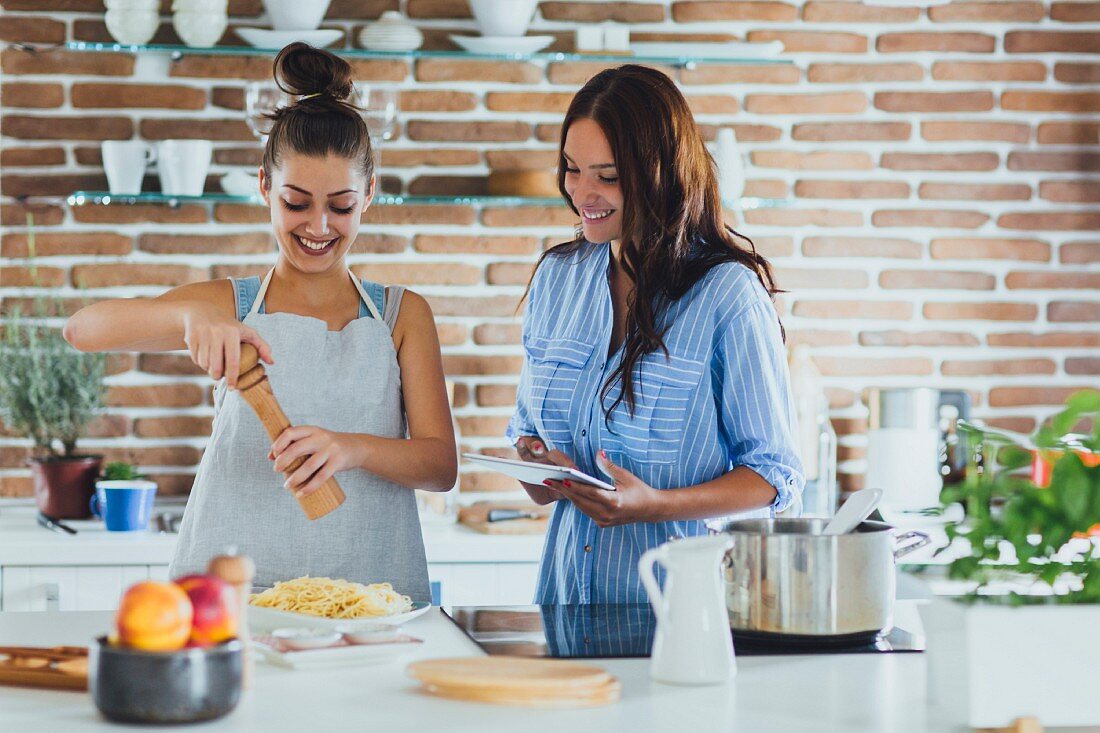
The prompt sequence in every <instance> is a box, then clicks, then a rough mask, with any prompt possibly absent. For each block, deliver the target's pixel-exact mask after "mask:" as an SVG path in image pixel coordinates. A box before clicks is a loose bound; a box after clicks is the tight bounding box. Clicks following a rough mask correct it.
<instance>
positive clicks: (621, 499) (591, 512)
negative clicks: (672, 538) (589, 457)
mask: <svg viewBox="0 0 1100 733" xmlns="http://www.w3.org/2000/svg"><path fill="white" fill-rule="evenodd" d="M597 460H599V461H600V462H601V463H602V464H603V466H604V468H605V470H606V472H607V473H608V474H609V475H610V478H611V479H612V483H614V485H615V491H608V490H607V489H601V488H599V487H598V486H593V485H592V484H586V483H583V482H581V481H574V480H573V479H568V480H566V481H549V482H547V486H549V487H550V488H551V489H554V490H555V491H557V492H559V493H561V495H562V496H564V497H565V498H566V499H568V500H569V501H571V502H573V504H574V506H576V507H577V508H578V509H580V510H581V511H582V512H584V513H585V514H586V515H588V516H589V517H590V518H591V519H592V521H594V522H595V523H596V525H597V526H599V527H613V526H616V525H619V524H630V523H631V522H656V521H660V520H661V517H660V515H659V507H660V501H661V492H660V491H658V490H657V489H654V488H653V487H651V486H649V485H648V484H647V483H646V482H644V481H642V480H641V479H640V478H638V477H637V476H635V475H634V474H632V473H631V472H630V471H627V470H626V469H625V468H621V467H620V466H616V465H615V464H614V463H612V462H611V460H610V459H609V458H608V457H607V454H606V453H604V452H603V451H600V454H599V458H598V459H597Z"/></svg>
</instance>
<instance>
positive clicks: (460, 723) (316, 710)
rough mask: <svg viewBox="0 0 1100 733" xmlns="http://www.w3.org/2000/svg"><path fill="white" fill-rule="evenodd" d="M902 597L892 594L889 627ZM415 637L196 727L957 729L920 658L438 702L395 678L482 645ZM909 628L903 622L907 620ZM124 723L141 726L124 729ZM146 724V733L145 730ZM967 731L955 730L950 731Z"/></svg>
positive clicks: (10, 629)
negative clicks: (589, 694)
mask: <svg viewBox="0 0 1100 733" xmlns="http://www.w3.org/2000/svg"><path fill="white" fill-rule="evenodd" d="M914 613H915V609H914V606H913V603H912V602H904V601H903V602H899V604H898V616H899V623H900V622H901V620H902V616H903V615H906V614H907V615H908V617H909V620H907V621H906V623H911V622H912V621H911V619H912V616H913V614H914ZM110 621H111V614H110V613H108V612H97V611H83V612H75V611H74V612H65V613H0V644H11V643H15V642H18V643H20V644H25V645H35V646H47V645H56V644H81V645H83V644H87V643H88V641H89V639H91V638H92V637H93V636H95V635H96V634H101V633H103V632H104V631H105V630H106V629H107V628H108V627H109V624H110ZM405 628H406V629H407V631H408V632H409V633H410V634H413V635H415V636H418V637H420V638H422V639H424V641H425V643H424V645H423V646H422V647H421V648H420V649H418V650H417V651H416V652H415V653H414V654H412V655H410V656H409V657H407V658H406V659H403V660H400V661H397V662H391V663H385V664H379V665H375V666H360V667H345V668H340V669H332V670H309V671H304V670H286V669H281V668H275V667H269V666H267V665H265V664H263V663H262V662H261V663H258V664H257V666H256V677H255V680H254V683H253V688H252V690H251V691H249V692H248V693H246V694H245V696H244V698H243V699H242V701H241V703H240V705H239V706H238V707H237V709H236V710H234V711H233V712H232V713H230V714H229V715H228V716H227V717H225V718H222V719H221V720H218V721H214V722H212V723H204V724H202V730H203V731H210V732H211V733H213V732H215V731H249V732H253V731H264V732H265V733H280V732H281V731H287V732H288V733H290V732H292V731H293V733H300V732H301V731H309V732H310V733H322V732H323V733H328V732H330V731H331V732H333V733H335V732H336V731H365V730H371V731H374V730H380V731H387V730H401V731H448V732H450V731H471V732H473V731H477V732H478V733H484V732H485V731H507V733H517V731H522V732H523V733H529V732H531V731H553V732H554V733H574V732H577V733H579V732H581V731H590V730H598V731H604V732H607V731H630V732H631V733H638V732H639V731H660V732H661V733H667V732H668V731H685V732H687V731H690V733H709V732H710V731H715V732H717V731H723V732H725V731H733V730H737V731H747V732H753V731H768V732H769V733H774V732H783V733H786V732H788V731H789V732H800V731H806V732H807V733H809V732H812V733H827V732H829V731H835V732H838V733H839V732H840V731H844V732H845V733H847V732H849V731H851V732H853V733H855V732H857V731H869V732H872V731H873V732H874V733H894V732H896V733H918V732H921V731H950V730H960V729H959V728H955V727H953V726H952V725H951V724H950V723H949V722H948V721H946V720H944V719H943V718H942V717H940V713H939V712H938V711H936V710H935V709H933V708H931V707H930V706H929V705H928V703H927V700H926V694H925V659H924V655H922V654H840V655H821V656H776V657H744V658H739V659H738V660H737V665H738V673H737V676H736V677H735V678H734V679H733V680H732V681H731V682H730V683H729V684H728V685H720V686H715V687H700V688H694V687H677V686H670V685H664V684H660V683H657V682H653V681H651V680H650V679H649V675H648V672H649V663H648V660H646V659H601V660H595V663H597V664H598V665H599V666H603V667H605V668H606V669H608V670H609V671H610V672H611V673H613V674H615V675H616V676H617V677H619V679H620V680H621V681H622V683H623V694H622V699H621V700H620V701H619V702H618V703H615V704H613V705H609V706H605V707H601V708H589V709H580V710H542V709H539V710H532V709H530V708H520V707H503V706H494V705H483V704H479V703H466V702H456V701H451V700H443V699H437V698H434V697H431V696H428V695H426V694H423V693H421V692H419V690H418V687H417V685H416V684H415V683H414V682H413V681H412V680H410V679H409V678H407V677H406V676H405V674H404V665H405V663H406V662H408V661H410V660H412V659H416V658H433V657H450V656H476V655H480V654H481V652H480V650H479V649H478V648H477V647H476V646H475V645H474V644H473V643H472V642H470V641H469V640H468V639H467V638H466V637H465V636H464V635H463V634H462V632H461V631H459V630H458V629H457V628H456V627H455V626H454V625H452V624H451V623H450V621H448V620H447V619H446V618H444V617H443V616H442V615H441V614H440V613H439V612H438V611H436V610H433V611H431V612H430V613H429V614H427V615H426V616H423V617H421V618H419V619H416V620H414V621H412V622H410V623H409V624H408V625H407V626H406V627H405ZM907 628H911V627H909V626H907ZM127 728H128V729H130V730H144V729H145V728H141V727H134V726H127ZM110 729H115V730H118V729H119V727H117V726H114V725H112V724H110V723H108V722H107V721H106V720H104V719H103V718H102V717H100V715H99V714H98V712H97V711H96V709H95V707H94V705H93V703H92V700H91V698H90V696H89V695H87V694H83V693H79V692H59V691H49V690H34V689H22V688H16V687H0V730H5V731H8V730H10V731H31V730H45V731H50V733H54V732H55V731H59V732H68V731H72V732H73V733H81V732H82V731H102V730H110ZM150 730H151V729H150ZM961 730H966V729H961Z"/></svg>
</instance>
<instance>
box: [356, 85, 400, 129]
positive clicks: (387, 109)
mask: <svg viewBox="0 0 1100 733" xmlns="http://www.w3.org/2000/svg"><path fill="white" fill-rule="evenodd" d="M355 97H356V98H355V99H354V100H352V101H354V102H355V103H356V104H357V105H359V107H360V108H361V109H362V110H363V119H364V120H365V121H366V123H367V130H368V131H369V132H370V136H371V142H373V143H375V144H376V145H377V144H378V143H379V142H381V141H382V140H389V139H390V138H391V137H393V133H394V131H395V130H396V129H397V90H396V89H394V88H393V87H387V86H382V85H378V84H369V83H367V82H356V83H355Z"/></svg>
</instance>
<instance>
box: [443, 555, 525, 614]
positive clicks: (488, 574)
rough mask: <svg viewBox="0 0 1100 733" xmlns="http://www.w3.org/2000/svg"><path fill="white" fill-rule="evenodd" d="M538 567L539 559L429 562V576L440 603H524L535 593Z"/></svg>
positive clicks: (494, 604) (492, 604) (499, 604)
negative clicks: (516, 561) (520, 561)
mask: <svg viewBox="0 0 1100 733" xmlns="http://www.w3.org/2000/svg"><path fill="white" fill-rule="evenodd" d="M538 568H539V566H538V563H431V564H429V565H428V580H429V582H431V583H432V585H433V588H432V595H433V597H434V600H436V601H438V602H439V603H440V604H441V605H445V606H526V605H529V604H530V603H531V600H532V599H533V598H534V597H535V581H536V580H537V578H538ZM436 584H438V586H437V585H436ZM437 591H438V592H437Z"/></svg>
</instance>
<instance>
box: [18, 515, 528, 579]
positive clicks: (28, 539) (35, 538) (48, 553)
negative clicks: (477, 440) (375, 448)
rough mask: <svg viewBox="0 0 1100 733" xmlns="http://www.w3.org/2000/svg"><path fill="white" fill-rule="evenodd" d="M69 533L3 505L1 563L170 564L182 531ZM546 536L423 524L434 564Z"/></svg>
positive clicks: (499, 554) (509, 554) (506, 550)
mask: <svg viewBox="0 0 1100 733" xmlns="http://www.w3.org/2000/svg"><path fill="white" fill-rule="evenodd" d="M64 522H65V524H67V525H69V526H71V527H72V528H73V529H75V530H77V534H75V535H69V534H63V533H60V532H53V531H51V530H48V529H44V528H42V527H40V526H38V524H37V523H36V522H35V510H34V508H33V507H29V506H5V507H2V508H0V566H4V565H167V564H168V563H169V562H171V560H172V554H173V552H174V551H175V547H176V539H177V535H174V534H161V533H159V532H156V531H152V530H150V531H148V532H108V531H107V530H106V529H104V527H103V523H102V522H100V521H98V520H64ZM542 543H543V535H541V534H540V535H486V534H481V533H480V532H475V531H474V530H472V529H470V528H469V527H466V526H463V525H459V524H441V525H431V524H425V525H424V549H425V551H426V553H427V556H428V562H429V563H482V562H484V563H537V562H538V561H539V557H540V556H541V555H542Z"/></svg>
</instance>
